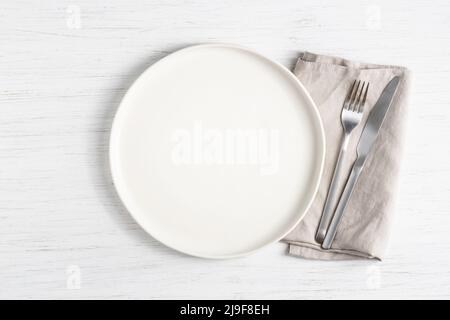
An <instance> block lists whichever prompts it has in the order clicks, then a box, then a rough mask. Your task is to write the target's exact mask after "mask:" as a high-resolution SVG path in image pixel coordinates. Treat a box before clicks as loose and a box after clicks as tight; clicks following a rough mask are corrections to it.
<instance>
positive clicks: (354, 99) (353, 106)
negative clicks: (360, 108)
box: [348, 80, 361, 111]
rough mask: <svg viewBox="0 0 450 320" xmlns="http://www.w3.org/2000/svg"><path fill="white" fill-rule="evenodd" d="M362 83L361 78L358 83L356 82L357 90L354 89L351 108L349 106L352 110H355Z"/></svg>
mask: <svg viewBox="0 0 450 320" xmlns="http://www.w3.org/2000/svg"><path fill="white" fill-rule="evenodd" d="M360 84H361V80H358V83H357V84H356V88H355V90H352V98H351V100H350V103H349V108H348V109H349V110H351V111H355V102H356V96H357V93H358V90H359V85H360Z"/></svg>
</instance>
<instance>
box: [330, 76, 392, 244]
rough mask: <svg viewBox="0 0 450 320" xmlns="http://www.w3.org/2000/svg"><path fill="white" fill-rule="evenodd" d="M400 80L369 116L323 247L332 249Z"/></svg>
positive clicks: (385, 94) (379, 100)
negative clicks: (339, 226) (338, 228)
mask: <svg viewBox="0 0 450 320" xmlns="http://www.w3.org/2000/svg"><path fill="white" fill-rule="evenodd" d="M399 82H400V77H398V76H396V77H394V78H393V79H392V80H391V81H389V83H388V84H387V86H386V87H385V88H384V89H383V92H382V93H381V96H380V97H379V98H378V101H377V103H376V104H375V105H374V106H373V108H372V111H371V112H370V114H369V117H368V118H367V122H366V125H365V127H364V129H363V131H362V133H361V137H360V138H359V142H358V147H357V154H358V157H357V158H356V160H355V163H354V164H353V168H352V171H351V172H350V176H349V178H348V180H347V183H346V184H345V188H344V191H342V195H341V197H340V199H339V203H338V205H337V207H336V211H335V212H334V216H333V219H332V220H331V223H330V225H329V227H328V230H327V234H326V236H325V239H324V240H323V243H322V248H323V249H330V248H331V244H332V243H333V240H334V237H335V236H336V230H337V227H338V225H339V222H340V221H341V218H342V215H343V214H344V211H345V207H346V206H347V203H348V200H349V199H350V196H351V195H352V192H353V188H354V187H355V184H356V181H358V178H359V175H360V174H361V171H362V169H363V167H364V163H365V162H366V159H367V155H368V154H369V152H370V150H371V148H372V146H373V143H374V142H375V140H376V138H377V136H378V132H379V131H380V127H381V125H382V124H383V120H384V118H385V117H386V113H387V111H388V110H389V107H390V106H391V104H392V100H393V98H394V95H395V92H396V91H397V88H398V84H399Z"/></svg>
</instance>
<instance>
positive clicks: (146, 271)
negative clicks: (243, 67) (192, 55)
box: [0, 0, 450, 299]
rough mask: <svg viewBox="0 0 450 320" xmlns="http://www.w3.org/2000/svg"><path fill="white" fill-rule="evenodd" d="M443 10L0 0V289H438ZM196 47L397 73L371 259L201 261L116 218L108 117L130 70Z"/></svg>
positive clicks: (413, 292) (121, 215)
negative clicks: (396, 127)
mask: <svg viewBox="0 0 450 320" xmlns="http://www.w3.org/2000/svg"><path fill="white" fill-rule="evenodd" d="M449 16H450V4H449V2H448V1H444V0H440V1H433V2H430V1H406V0H402V1H345V4H344V1H342V2H341V3H337V1H308V2H301V1H284V2H281V1H245V2H238V1H224V0H221V1H206V0H205V1H200V0H195V1H138V0H121V1H119V0H111V1H99V0H98V1H92V0H89V1H88V0H75V1H70V2H69V1H56V0H55V1H39V2H29V1H18V0H14V1H13V0H3V1H2V2H1V4H0V110H1V113H0V298H66V299H72V298H87V299H92V298H268V299H271V298H288V299H292V298H307V299H309V298H450V254H449V252H450V232H449V230H450V212H449V209H450V194H449V190H450V187H449V178H450V169H449V166H448V164H449V160H450V153H449V151H450V150H449V142H448V138H449V134H450V90H449V76H450V64H449V59H450V32H449V31H450V20H449V19H448V17H449ZM204 42H231V43H237V44H240V45H244V46H247V47H249V48H252V49H255V50H257V51H258V52H260V53H262V54H264V55H266V56H268V57H269V58H272V59H274V60H276V61H279V62H281V63H283V64H284V65H286V66H287V67H289V68H291V67H292V65H293V63H294V61H295V58H296V57H297V56H298V53H299V51H302V50H309V51H312V52H317V53H324V54H333V55H340V56H345V57H347V58H349V59H356V60H363V61H368V62H375V63H388V64H402V65H406V66H407V67H409V68H410V69H411V70H412V71H413V73H414V77H415V83H414V88H413V90H412V96H411V104H410V112H409V122H408V123H409V131H408V135H407V142H408V144H407V148H406V153H405V159H404V165H403V169H402V180H401V184H400V192H399V195H398V201H397V210H396V217H397V219H396V224H395V226H394V233H393V235H392V238H391V241H390V248H389V251H388V254H387V256H386V259H385V261H384V262H381V263H377V262H366V261H364V262H362V261H358V262H318V261H307V260H302V259H299V258H294V257H290V256H287V255H286V252H285V250H286V248H285V246H284V245H282V244H275V245H272V246H269V247H267V248H265V249H263V250H261V251H260V252H258V253H256V254H254V255H252V256H249V257H246V258H241V259H237V260H227V261H208V260H201V259H196V258H191V257H187V256H184V255H181V254H178V253H176V252H174V251H172V250H170V249H168V248H166V247H164V246H163V245H161V244H159V243H158V242H156V241H155V240H153V239H152V238H151V237H149V236H148V235H147V234H145V233H144V231H143V230H142V229H141V228H140V227H139V226H138V225H137V224H136V223H135V222H134V221H133V220H132V219H131V217H130V216H129V215H128V213H127V212H126V211H125V210H124V208H123V207H122V205H121V203H120V202H119V201H118V199H117V196H116V194H115V191H114V188H113V186H112V183H111V177H110V174H109V167H108V163H107V151H108V146H107V144H108V138H109V130H110V126H111V120H112V117H113V115H114V113H115V110H116V108H117V106H118V104H119V102H120V99H121V98H122V96H123V94H124V92H125V91H126V89H127V88H128V87H129V86H130V84H131V83H132V81H133V80H134V79H135V78H136V77H137V76H138V75H139V74H140V73H141V72H142V71H143V70H144V69H145V68H146V67H148V66H150V65H151V64H152V63H153V62H155V61H157V60H158V59H159V58H161V57H163V56H165V55H166V54H168V53H170V52H173V51H174V50H176V49H179V48H182V47H185V46H187V45H191V44H198V43H204ZM77 279H79V280H80V281H79V283H78V281H77Z"/></svg>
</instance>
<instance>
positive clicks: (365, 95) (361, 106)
mask: <svg viewBox="0 0 450 320" xmlns="http://www.w3.org/2000/svg"><path fill="white" fill-rule="evenodd" d="M368 91H369V82H367V85H366V90H365V91H364V96H363V99H362V101H361V102H360V104H359V106H358V112H363V111H364V105H365V104H366V98H367V92H368Z"/></svg>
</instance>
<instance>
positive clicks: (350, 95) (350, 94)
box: [344, 79, 356, 109]
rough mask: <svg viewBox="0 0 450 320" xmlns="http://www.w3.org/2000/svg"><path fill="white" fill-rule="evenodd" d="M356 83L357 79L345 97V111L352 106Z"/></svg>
mask: <svg viewBox="0 0 450 320" xmlns="http://www.w3.org/2000/svg"><path fill="white" fill-rule="evenodd" d="M355 83H356V79H355V80H354V81H353V84H352V86H351V87H350V90H348V93H347V96H346V97H345V100H344V108H345V109H348V108H349V106H350V101H351V97H352V92H353V89H354V88H355Z"/></svg>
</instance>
